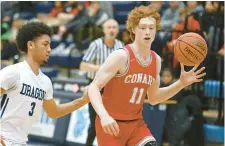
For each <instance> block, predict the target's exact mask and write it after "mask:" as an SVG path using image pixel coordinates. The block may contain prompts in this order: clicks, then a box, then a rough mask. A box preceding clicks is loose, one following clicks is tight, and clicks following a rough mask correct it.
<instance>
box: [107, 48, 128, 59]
mask: <svg viewBox="0 0 225 146" xmlns="http://www.w3.org/2000/svg"><path fill="white" fill-rule="evenodd" d="M111 54H112V55H113V56H115V57H116V58H119V59H123V58H127V56H128V52H127V51H126V49H125V48H119V49H117V50H115V51H114V52H112V53H111Z"/></svg>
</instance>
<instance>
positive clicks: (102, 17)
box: [88, 1, 109, 39]
mask: <svg viewBox="0 0 225 146" xmlns="http://www.w3.org/2000/svg"><path fill="white" fill-rule="evenodd" d="M88 16H89V24H90V25H91V27H90V28H91V29H90V35H91V37H92V38H93V39H96V38H98V37H100V36H102V28H101V26H102V24H103V23H104V22H105V21H106V20H107V19H109V16H108V14H107V13H106V12H104V11H103V9H102V8H101V4H100V2H98V1H92V2H91V5H90V7H89V8H88Z"/></svg>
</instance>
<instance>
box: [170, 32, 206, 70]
mask: <svg viewBox="0 0 225 146" xmlns="http://www.w3.org/2000/svg"><path fill="white" fill-rule="evenodd" d="M207 52H208V47H207V44H206V42H205V40H204V39H203V38H202V36H200V35H199V34H197V33H192V32H191V33H185V34H183V35H181V36H180V37H179V38H178V39H177V41H176V44H175V47H174V54H175V57H176V58H177V60H178V61H179V62H181V63H183V64H184V65H186V66H194V65H195V64H199V63H201V62H202V61H203V60H204V59H205V57H206V55H207Z"/></svg>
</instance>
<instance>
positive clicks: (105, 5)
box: [100, 1, 113, 18]
mask: <svg viewBox="0 0 225 146" xmlns="http://www.w3.org/2000/svg"><path fill="white" fill-rule="evenodd" d="M100 4H101V8H102V10H103V11H104V12H106V13H107V14H108V16H109V18H113V6H112V2H111V1H100Z"/></svg>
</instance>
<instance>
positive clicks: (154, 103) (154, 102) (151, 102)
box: [148, 97, 159, 105]
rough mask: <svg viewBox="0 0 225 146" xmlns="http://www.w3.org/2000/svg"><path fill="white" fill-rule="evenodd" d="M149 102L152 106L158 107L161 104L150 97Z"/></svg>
mask: <svg viewBox="0 0 225 146" xmlns="http://www.w3.org/2000/svg"><path fill="white" fill-rule="evenodd" d="M148 102H149V103H150V104H151V105H156V104H158V103H159V102H158V101H157V100H156V99H155V98H153V97H148Z"/></svg>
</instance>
